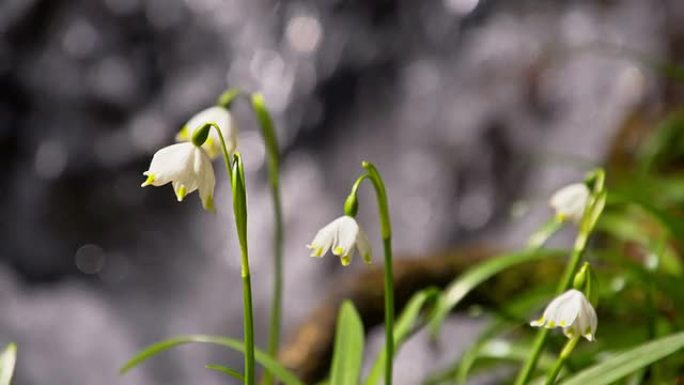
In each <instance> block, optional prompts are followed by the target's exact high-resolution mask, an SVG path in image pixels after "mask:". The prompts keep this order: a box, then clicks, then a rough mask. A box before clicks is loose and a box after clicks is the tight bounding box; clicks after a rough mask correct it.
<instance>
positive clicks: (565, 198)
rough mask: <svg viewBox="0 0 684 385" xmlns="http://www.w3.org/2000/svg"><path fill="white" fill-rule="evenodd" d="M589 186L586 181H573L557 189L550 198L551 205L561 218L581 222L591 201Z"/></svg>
mask: <svg viewBox="0 0 684 385" xmlns="http://www.w3.org/2000/svg"><path fill="white" fill-rule="evenodd" d="M589 194H590V192H589V188H588V187H587V185H585V184H584V183H573V184H570V185H567V186H565V187H563V188H561V189H560V190H558V191H556V192H555V193H554V194H553V195H552V196H551V199H550V200H549V205H551V207H552V208H553V209H554V210H555V211H556V215H557V216H559V217H560V218H561V219H569V220H571V221H573V222H574V223H579V222H580V221H581V220H582V216H583V215H584V210H585V209H586V207H587V202H588V201H589Z"/></svg>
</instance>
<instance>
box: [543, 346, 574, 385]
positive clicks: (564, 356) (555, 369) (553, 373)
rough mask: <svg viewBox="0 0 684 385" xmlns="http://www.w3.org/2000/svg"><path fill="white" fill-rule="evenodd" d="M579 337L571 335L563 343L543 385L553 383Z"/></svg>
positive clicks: (551, 384)
mask: <svg viewBox="0 0 684 385" xmlns="http://www.w3.org/2000/svg"><path fill="white" fill-rule="evenodd" d="M579 339H580V336H575V337H572V338H571V339H569V340H568V342H567V343H566V344H565V347H563V350H562V351H561V353H560V355H558V360H556V363H555V364H554V365H553V367H552V368H551V370H550V371H549V375H548V376H547V377H546V382H545V385H553V383H555V382H556V377H558V373H560V371H561V369H563V365H565V361H567V359H568V357H570V353H572V351H573V349H575V346H576V345H577V341H579Z"/></svg>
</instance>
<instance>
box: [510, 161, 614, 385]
mask: <svg viewBox="0 0 684 385" xmlns="http://www.w3.org/2000/svg"><path fill="white" fill-rule="evenodd" d="M604 181H605V174H604V172H603V170H601V169H597V170H594V171H593V172H591V173H590V174H589V176H588V177H587V178H586V180H585V183H587V184H590V185H591V186H592V187H593V188H592V196H591V197H590V198H589V202H588V203H587V207H586V209H585V211H584V215H583V216H582V220H581V222H580V227H579V232H578V234H577V238H576V239H575V244H574V246H573V249H572V254H571V255H570V260H569V262H568V265H567V267H566V268H565V272H564V273H563V278H562V279H561V281H560V283H559V285H558V289H557V290H556V293H557V294H558V295H560V294H562V293H563V292H565V291H566V290H568V289H569V288H570V285H572V279H573V277H574V276H575V273H576V272H577V268H578V267H579V265H580V263H581V262H582V255H583V254H584V250H585V249H586V247H587V242H588V241H589V236H590V235H591V232H592V231H593V230H594V226H595V225H596V222H597V221H598V218H599V216H600V215H601V212H602V211H603V207H604V205H605V203H606V190H605V188H604ZM548 336H549V329H546V328H542V329H540V330H539V331H538V332H537V336H536V337H535V340H534V343H533V345H532V353H530V355H529V356H528V357H527V360H526V361H525V363H524V364H523V368H522V369H521V370H520V373H518V377H517V378H516V380H515V385H524V384H526V383H527V381H529V379H530V376H532V372H533V371H534V369H535V368H536V367H537V361H539V357H540V356H541V353H542V350H543V349H544V345H546V339H547V338H548Z"/></svg>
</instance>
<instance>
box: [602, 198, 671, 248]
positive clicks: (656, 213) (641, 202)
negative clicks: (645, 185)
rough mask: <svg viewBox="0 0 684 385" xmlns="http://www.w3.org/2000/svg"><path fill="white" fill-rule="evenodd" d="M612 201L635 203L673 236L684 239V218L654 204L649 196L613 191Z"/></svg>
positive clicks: (610, 199)
mask: <svg viewBox="0 0 684 385" xmlns="http://www.w3.org/2000/svg"><path fill="white" fill-rule="evenodd" d="M608 198H609V201H610V202H611V203H628V204H634V205H637V206H638V207H640V208H641V209H643V210H644V211H646V212H647V213H649V214H650V215H652V216H653V218H655V219H656V220H658V221H659V222H660V223H661V224H662V225H663V227H665V228H666V229H667V230H668V231H669V232H670V234H672V236H674V237H675V238H678V239H684V218H682V217H679V216H676V215H674V214H672V213H670V212H668V211H665V210H663V209H661V208H660V207H657V206H656V205H654V204H653V203H652V202H651V200H650V199H649V197H647V196H643V195H640V194H638V193H637V192H635V191H633V190H631V191H626V190H624V191H620V192H611V193H610V195H609V197H608Z"/></svg>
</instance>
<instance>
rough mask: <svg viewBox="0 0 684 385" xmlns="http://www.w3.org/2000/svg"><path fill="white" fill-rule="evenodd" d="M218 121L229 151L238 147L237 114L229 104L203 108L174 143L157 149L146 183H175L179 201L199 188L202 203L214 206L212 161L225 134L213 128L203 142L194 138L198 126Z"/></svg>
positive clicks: (211, 208)
mask: <svg viewBox="0 0 684 385" xmlns="http://www.w3.org/2000/svg"><path fill="white" fill-rule="evenodd" d="M208 123H211V124H215V125H216V127H218V129H219V130H221V135H222V136H223V138H224V140H225V144H226V150H227V151H228V152H229V153H232V152H233V151H235V148H236V147H237V129H236V127H235V124H234V122H233V118H232V116H231V114H230V111H228V110H227V109H226V108H223V107H219V106H215V107H210V108H208V109H206V110H203V111H201V112H199V113H198V114H196V115H195V116H193V117H192V118H190V120H189V121H188V122H187V123H186V124H185V125H184V126H183V128H182V129H181V131H180V132H179V134H178V136H177V137H176V140H177V141H179V142H181V143H176V144H172V145H170V146H167V147H164V148H162V149H161V150H159V151H157V152H156V153H155V154H154V156H153V157H152V162H151V163H150V167H149V169H148V170H147V171H145V172H144V173H143V175H145V176H147V179H146V180H145V182H144V183H143V184H142V187H145V186H163V185H165V184H167V183H171V184H172V186H173V190H174V191H175V193H176V197H177V198H178V201H179V202H180V201H182V200H183V199H185V196H186V195H188V194H190V193H192V192H193V191H195V190H199V195H200V199H201V200H202V207H204V208H205V209H206V210H209V211H213V209H214V187H215V186H216V175H215V174H214V167H213V166H212V164H211V162H212V159H214V158H216V157H217V156H218V155H219V154H220V153H221V147H220V146H221V138H220V136H219V133H218V132H217V131H216V130H211V131H210V133H209V136H208V138H207V140H206V141H205V142H204V144H202V146H196V145H195V144H194V143H193V142H192V140H191V138H192V133H193V131H194V130H196V129H198V128H200V127H202V126H204V125H205V124H208Z"/></svg>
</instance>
